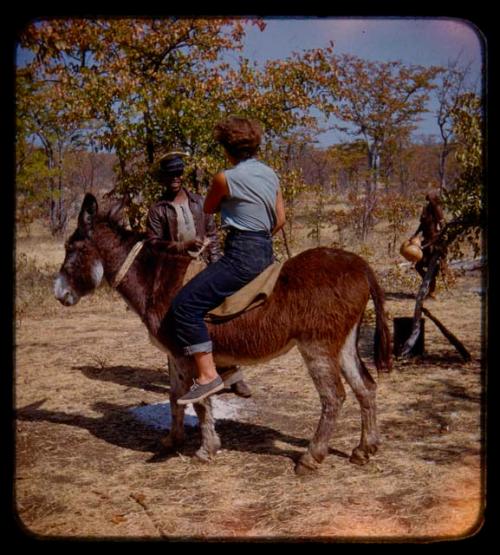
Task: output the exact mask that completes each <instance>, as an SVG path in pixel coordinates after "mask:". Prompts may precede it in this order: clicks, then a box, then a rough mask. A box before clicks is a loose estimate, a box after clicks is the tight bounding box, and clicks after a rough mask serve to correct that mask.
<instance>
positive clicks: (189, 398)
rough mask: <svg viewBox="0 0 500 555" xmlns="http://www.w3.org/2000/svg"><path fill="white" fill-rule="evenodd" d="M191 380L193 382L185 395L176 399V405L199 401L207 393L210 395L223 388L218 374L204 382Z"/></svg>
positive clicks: (206, 395)
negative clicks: (209, 380)
mask: <svg viewBox="0 0 500 555" xmlns="http://www.w3.org/2000/svg"><path fill="white" fill-rule="evenodd" d="M193 382H194V383H193V385H192V386H191V389H190V390H189V391H188V392H187V393H186V394H185V395H183V396H182V397H180V398H179V399H177V404H178V405H188V404H189V403H199V402H200V401H203V399H205V398H206V397H208V396H209V395H212V393H216V392H217V391H220V390H221V389H224V381H223V380H222V378H221V377H220V376H217V377H216V378H215V380H212V381H211V382H208V383H206V384H199V383H198V382H197V381H196V380H193Z"/></svg>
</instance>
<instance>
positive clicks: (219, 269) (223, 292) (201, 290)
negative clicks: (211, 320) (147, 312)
mask: <svg viewBox="0 0 500 555" xmlns="http://www.w3.org/2000/svg"><path fill="white" fill-rule="evenodd" d="M273 260H274V258H273V247H272V239H271V235H270V234H269V233H266V232H260V231H239V230H234V229H233V230H231V231H230V232H229V233H228V235H227V237H226V242H225V245H224V256H222V258H220V259H219V260H217V261H216V262H214V263H213V264H210V265H209V266H207V268H206V269H205V270H203V271H202V272H200V273H199V274H197V275H196V276H195V277H194V278H193V279H192V280H191V281H189V282H188V283H187V284H186V285H185V286H184V287H183V288H182V289H181V290H180V291H179V293H178V294H177V295H176V296H175V298H174V300H173V301H172V304H171V306H170V310H169V314H168V318H170V319H171V322H172V324H173V328H174V330H175V335H176V338H177V341H178V342H179V345H180V346H182V347H183V349H184V354H186V355H192V354H194V353H210V352H212V341H211V340H210V336H209V334H208V329H207V325H206V323H205V321H204V318H205V315H206V314H207V312H209V311H210V310H212V309H213V308H215V307H216V306H219V305H220V304H221V303H222V301H224V299H225V298H226V297H229V296H230V295H232V294H233V293H235V292H236V291H238V290H239V289H241V288H242V287H243V286H244V285H246V284H247V283H249V282H250V281H252V279H254V278H255V277H257V276H258V275H259V274H260V273H261V272H262V271H263V270H265V269H266V268H267V267H268V266H269V265H270V264H272V263H273Z"/></svg>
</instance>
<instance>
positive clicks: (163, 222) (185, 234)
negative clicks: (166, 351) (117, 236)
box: [146, 152, 251, 397]
mask: <svg viewBox="0 0 500 555" xmlns="http://www.w3.org/2000/svg"><path fill="white" fill-rule="evenodd" d="M182 156H184V154H183V153H179V152H171V153H168V154H166V155H165V156H163V157H162V158H161V159H160V161H159V163H158V169H157V171H156V178H157V179H158V181H159V183H160V184H161V185H162V187H163V191H162V196H161V198H160V200H159V201H158V202H156V203H155V204H154V205H153V206H152V207H151V208H150V209H149V212H148V215H147V220H146V235H147V239H148V242H149V243H150V245H151V246H152V247H153V248H156V249H160V250H162V251H164V252H170V253H176V254H181V253H192V254H193V255H196V252H197V251H200V250H201V249H202V248H203V247H205V246H206V248H205V249H204V250H203V251H202V253H201V256H202V258H203V260H204V262H206V263H207V264H210V263H212V262H215V261H216V260H217V259H218V258H220V257H221V255H222V251H221V248H220V245H219V241H218V238H217V230H216V226H215V222H214V219H213V216H212V215H210V214H205V212H204V211H203V202H204V199H203V197H201V196H200V195H197V194H196V193H192V192H191V191H188V190H187V189H185V188H184V187H183V184H182V181H183V173H184V162H183V160H182ZM171 365H172V361H171V360H170V358H169V366H170V367H171ZM219 371H220V373H221V375H222V376H224V369H222V368H221V369H220V370H219ZM226 371H227V370H226ZM240 372H241V371H238V374H240ZM231 390H232V391H233V392H234V393H236V395H239V396H240V397H250V396H251V392H250V389H249V388H248V386H247V385H246V383H245V382H244V381H243V380H239V381H236V382H235V383H233V384H232V385H231Z"/></svg>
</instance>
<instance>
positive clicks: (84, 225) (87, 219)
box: [78, 193, 97, 235]
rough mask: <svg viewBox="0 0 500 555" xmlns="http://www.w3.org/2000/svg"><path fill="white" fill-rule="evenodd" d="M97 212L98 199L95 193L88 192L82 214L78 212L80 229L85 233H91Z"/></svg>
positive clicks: (81, 210)
mask: <svg viewBox="0 0 500 555" xmlns="http://www.w3.org/2000/svg"><path fill="white" fill-rule="evenodd" d="M96 214H97V200H96V198H95V196H94V195H92V194H91V193H87V194H86V195H85V198H84V199H83V203H82V207H81V209H80V214H78V229H80V231H82V232H83V234H84V235H89V234H90V232H91V231H92V229H93V227H94V221H95V217H96Z"/></svg>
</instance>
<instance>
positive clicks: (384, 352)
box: [366, 266, 392, 373]
mask: <svg viewBox="0 0 500 555" xmlns="http://www.w3.org/2000/svg"><path fill="white" fill-rule="evenodd" d="M366 277H367V279H368V284H369V286H370V294H371V297H372V300H373V304H374V305H375V340H374V350H375V357H374V358H375V366H376V367H377V372H379V373H380V372H390V371H391V370H392V349H391V334H390V332H389V326H388V325H387V315H386V312H385V308H384V292H383V291H382V289H381V287H380V285H379V283H378V281H377V278H376V277H375V274H374V273H373V270H372V269H371V268H370V267H369V266H367V272H366Z"/></svg>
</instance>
